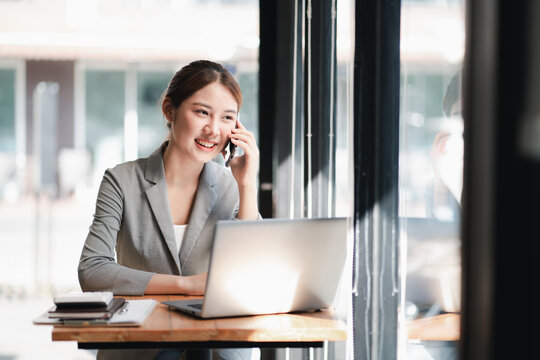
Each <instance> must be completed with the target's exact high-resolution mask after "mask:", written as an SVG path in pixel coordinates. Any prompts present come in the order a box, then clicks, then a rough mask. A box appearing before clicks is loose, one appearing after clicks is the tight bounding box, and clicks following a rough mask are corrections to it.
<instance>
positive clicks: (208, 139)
mask: <svg viewBox="0 0 540 360" xmlns="http://www.w3.org/2000/svg"><path fill="white" fill-rule="evenodd" d="M169 105H170V104H169ZM165 108H167V106H166V104H164V110H165ZM164 113H165V116H166V117H167V120H168V121H170V122H171V135H170V145H171V146H173V147H174V148H175V150H178V151H179V153H180V154H182V157H184V158H187V159H190V160H191V161H195V162H202V163H206V162H208V161H210V160H212V159H213V158H214V157H216V156H217V155H218V154H219V153H221V151H222V150H223V149H224V148H225V145H227V143H228V141H229V138H228V134H230V133H231V130H232V129H233V128H234V126H235V124H236V119H237V115H238V103H237V102H236V100H235V98H234V97H233V95H232V94H231V93H230V91H229V90H228V89H227V88H226V87H225V86H223V85H221V84H220V83H219V82H214V83H211V84H209V85H207V86H205V87H203V88H202V89H200V90H198V91H197V92H195V93H194V94H193V95H191V96H190V97H188V98H187V99H186V100H184V101H183V102H182V104H180V106H179V107H178V108H176V109H174V108H172V106H171V105H170V106H169V107H168V109H167V110H166V111H164Z"/></svg>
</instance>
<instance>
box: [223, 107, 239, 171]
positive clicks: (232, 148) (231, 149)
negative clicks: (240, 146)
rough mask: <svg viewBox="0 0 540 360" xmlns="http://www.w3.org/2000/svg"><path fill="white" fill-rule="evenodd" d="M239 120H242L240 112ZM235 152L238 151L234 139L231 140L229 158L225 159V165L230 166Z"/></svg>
mask: <svg viewBox="0 0 540 360" xmlns="http://www.w3.org/2000/svg"><path fill="white" fill-rule="evenodd" d="M238 121H240V114H238ZM235 129H238V123H237V125H236V126H235ZM235 152H236V145H234V144H233V143H232V141H231V140H229V158H228V159H227V161H225V167H229V165H230V164H231V160H232V159H233V157H234V153H235Z"/></svg>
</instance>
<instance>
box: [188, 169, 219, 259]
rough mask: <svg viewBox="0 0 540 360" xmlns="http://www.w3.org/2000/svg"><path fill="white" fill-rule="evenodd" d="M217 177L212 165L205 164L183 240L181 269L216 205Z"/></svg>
mask: <svg viewBox="0 0 540 360" xmlns="http://www.w3.org/2000/svg"><path fill="white" fill-rule="evenodd" d="M216 177H217V175H216V173H215V171H214V170H213V169H212V167H211V166H208V165H206V164H205V166H204V168H203V171H202V174H201V178H200V180H199V186H198V188H197V195H196V197H195V204H194V205H193V209H192V210H191V216H190V219H189V225H188V227H187V229H186V233H185V235H184V240H183V242H182V249H181V251H180V264H182V267H181V269H183V267H184V264H186V260H187V259H188V257H189V255H190V254H191V250H192V249H193V247H194V246H195V244H196V243H197V241H198V239H199V234H200V233H201V231H202V229H203V228H204V225H205V223H206V220H207V219H208V216H209V215H210V213H211V212H212V209H213V208H214V206H215V203H216V199H217V194H216V192H215V190H214V185H215V184H216Z"/></svg>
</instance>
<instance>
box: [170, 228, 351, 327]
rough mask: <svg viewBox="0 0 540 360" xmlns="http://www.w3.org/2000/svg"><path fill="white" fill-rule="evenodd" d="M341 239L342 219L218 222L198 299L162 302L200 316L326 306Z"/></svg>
mask: <svg viewBox="0 0 540 360" xmlns="http://www.w3.org/2000/svg"><path fill="white" fill-rule="evenodd" d="M346 237H347V221H346V218H326V219H295V220H285V219H265V220H259V221H218V222H217V224H216V228H215V233H214V244H213V249H212V254H211V257H210V266H209V270H208V281H207V284H206V291H205V296H204V298H203V299H198V300H178V301H164V302H163V303H164V304H166V305H169V307H170V308H174V309H177V310H181V311H184V312H187V313H190V314H192V315H195V316H198V317H201V318H216V317H227V316H243V315H257V314H274V313H286V312H293V311H307V310H318V309H325V308H329V307H332V303H333V301H334V297H335V294H336V290H337V287H338V284H339V280H340V277H341V273H342V270H343V267H344V263H345V257H346Z"/></svg>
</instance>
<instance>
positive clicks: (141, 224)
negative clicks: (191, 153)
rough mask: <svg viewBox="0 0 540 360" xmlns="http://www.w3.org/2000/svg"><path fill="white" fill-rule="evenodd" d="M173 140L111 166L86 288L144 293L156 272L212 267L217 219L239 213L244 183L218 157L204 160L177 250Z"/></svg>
mask: <svg viewBox="0 0 540 360" xmlns="http://www.w3.org/2000/svg"><path fill="white" fill-rule="evenodd" d="M166 146H167V143H164V144H163V145H162V146H161V147H160V148H158V149H157V150H156V151H154V152H153V153H152V154H151V155H150V156H149V157H148V158H142V159H138V160H135V161H130V162H126V163H123V164H120V165H117V166H116V167H114V168H113V169H108V170H107V171H106V172H105V175H104V176H103V180H102V182H101V186H100V188H99V193H98V197H97V202H96V211H95V214H94V220H93V222H92V225H91V226H90V231H89V233H88V237H87V238H86V242H85V244H84V247H83V250H82V254H81V258H80V261H79V268H78V272H79V282H80V284H81V288H82V290H83V291H112V292H113V293H114V294H119V295H142V294H144V291H145V289H146V286H147V285H148V282H149V281H150V278H151V277H152V275H153V274H154V273H160V274H173V275H194V274H198V273H203V272H206V271H208V262H209V258H210V251H211V245H212V238H213V232H214V226H215V223H216V221H217V220H225V219H233V218H235V217H236V215H237V213H238V186H237V184H236V181H235V180H234V177H233V176H232V174H231V173H230V171H229V170H228V169H225V168H224V167H223V166H221V165H219V164H217V163H215V162H209V163H206V164H205V165H204V168H203V171H202V174H201V177H200V179H199V186H198V189H197V194H196V197H195V203H194V206H193V209H192V212H191V217H190V219H189V225H188V227H187V229H186V232H185V235H184V240H183V242H182V246H181V249H177V248H176V247H177V245H176V241H175V237H174V228H173V223H172V218H171V213H170V206H169V199H168V195H167V185H166V183H165V170H164V166H163V150H164V149H165V147H166ZM115 250H116V256H117V260H116V261H115Z"/></svg>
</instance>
